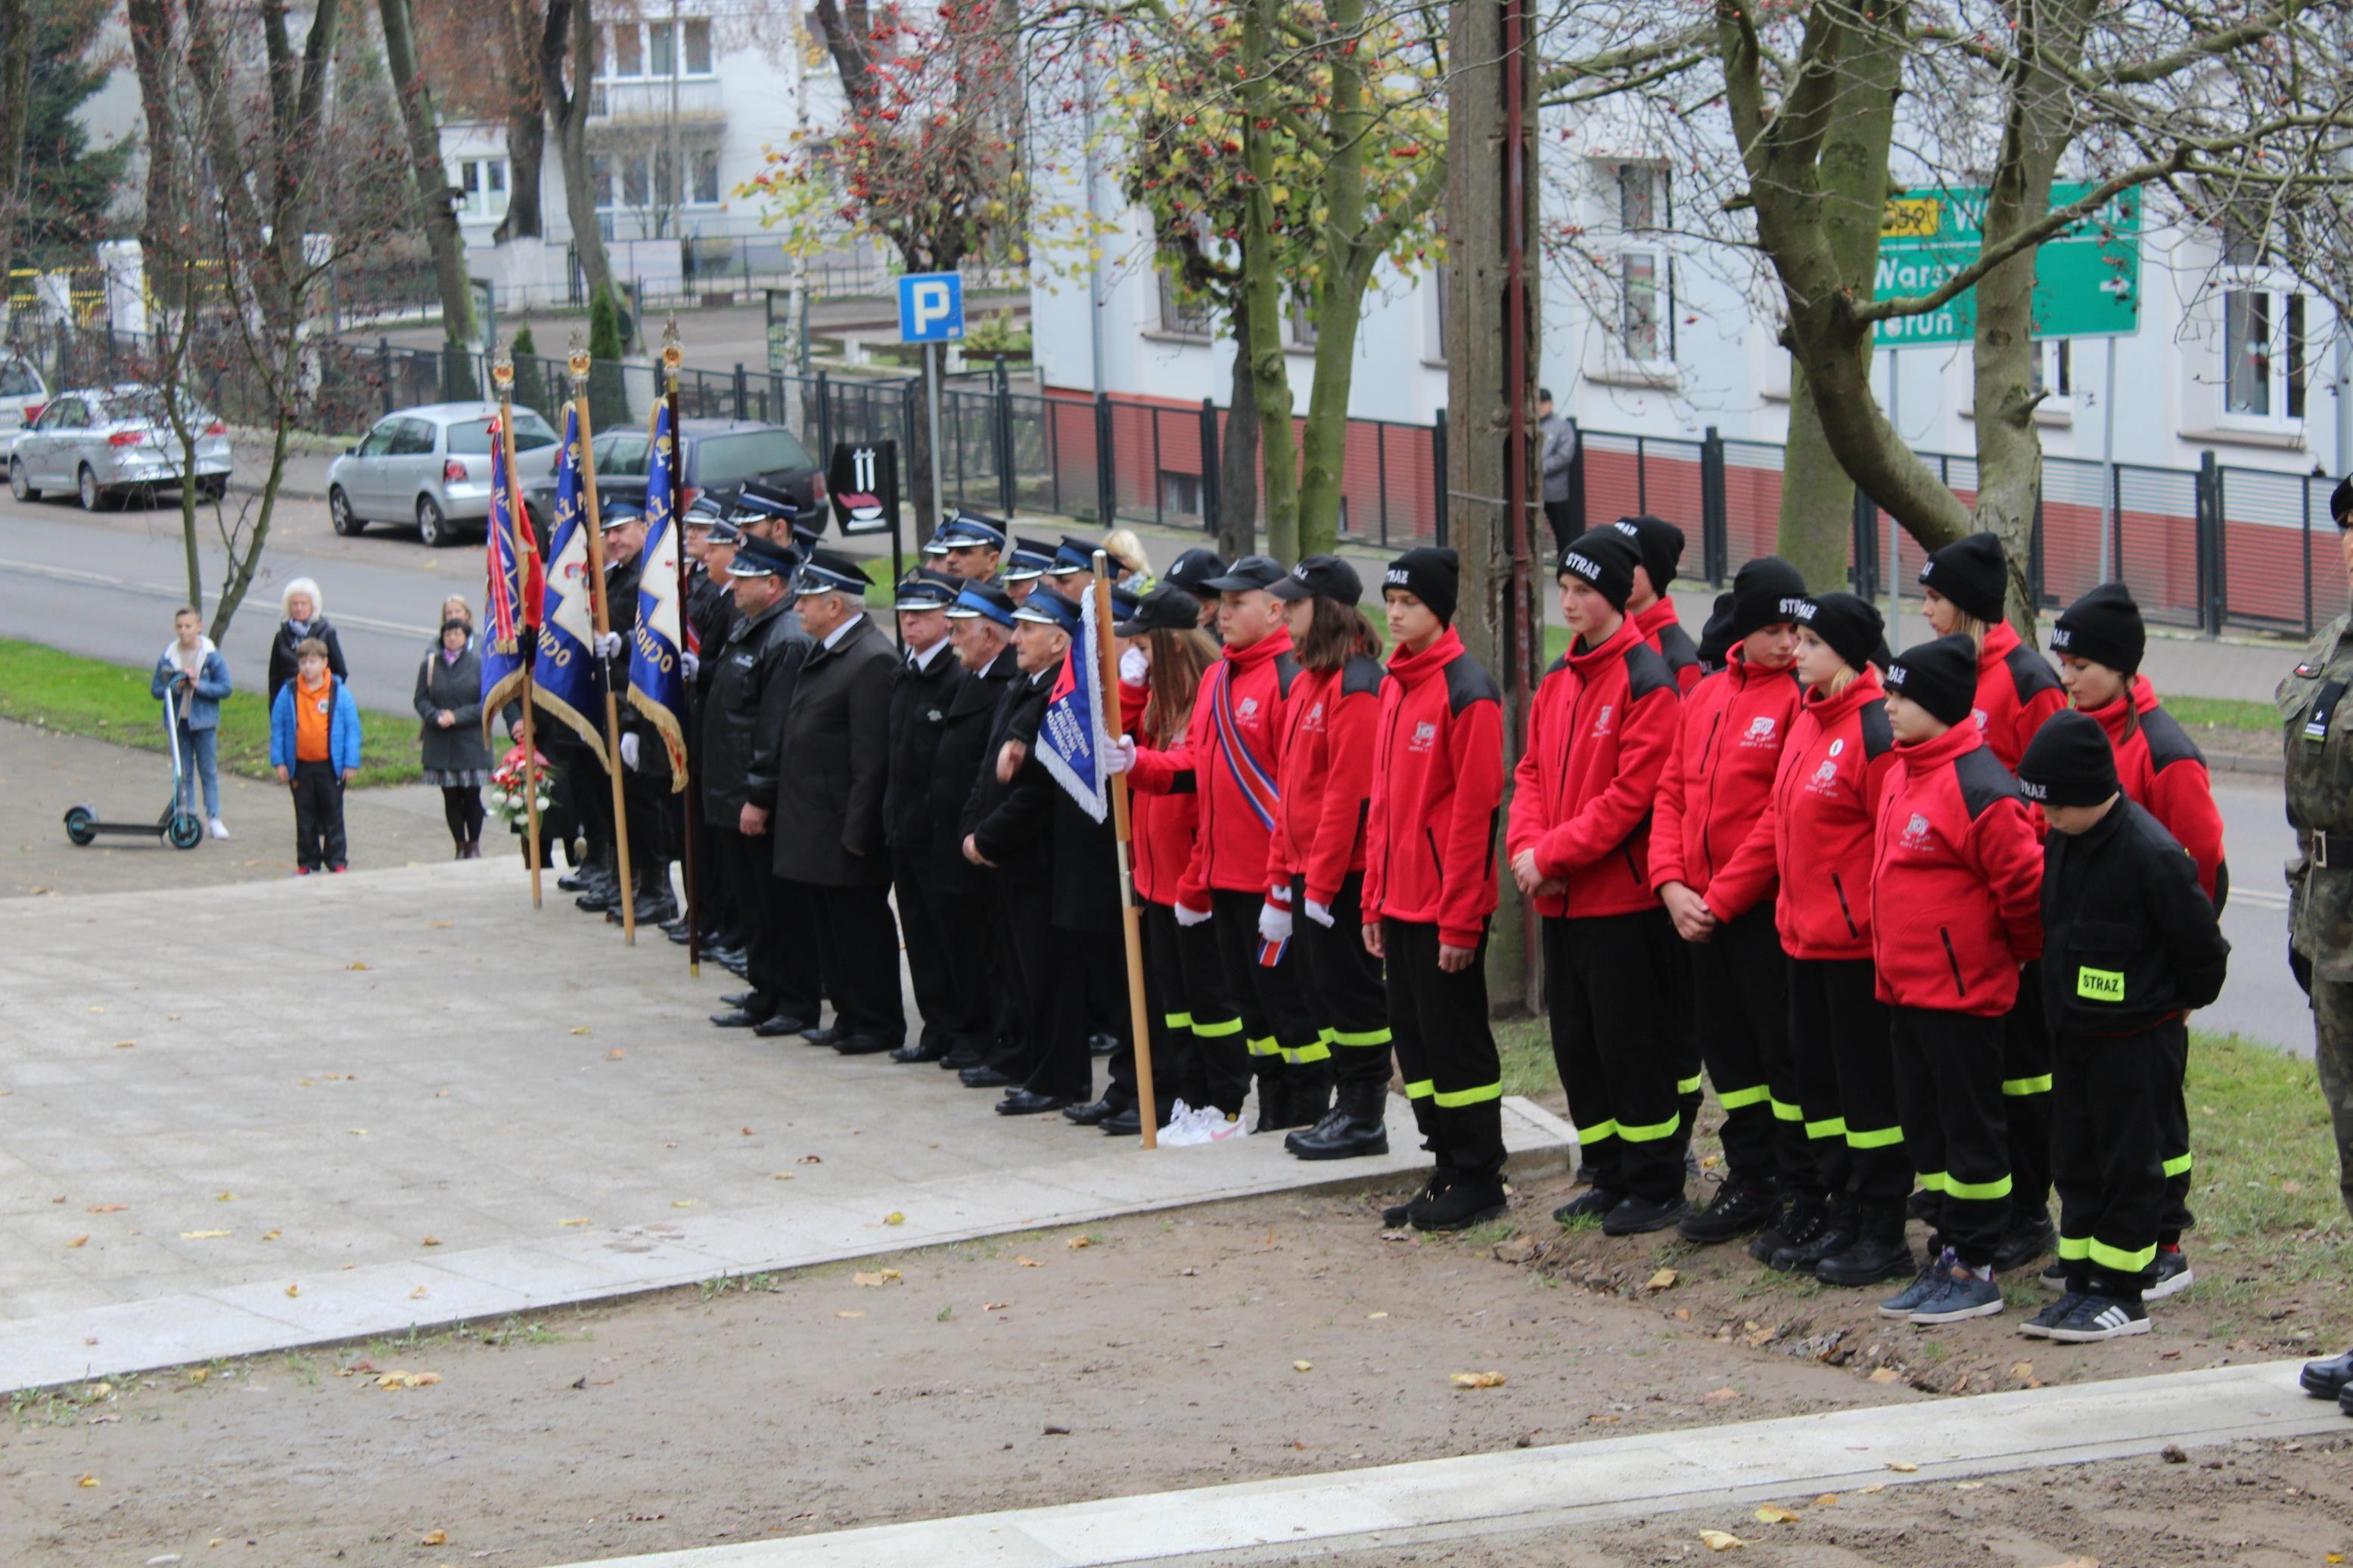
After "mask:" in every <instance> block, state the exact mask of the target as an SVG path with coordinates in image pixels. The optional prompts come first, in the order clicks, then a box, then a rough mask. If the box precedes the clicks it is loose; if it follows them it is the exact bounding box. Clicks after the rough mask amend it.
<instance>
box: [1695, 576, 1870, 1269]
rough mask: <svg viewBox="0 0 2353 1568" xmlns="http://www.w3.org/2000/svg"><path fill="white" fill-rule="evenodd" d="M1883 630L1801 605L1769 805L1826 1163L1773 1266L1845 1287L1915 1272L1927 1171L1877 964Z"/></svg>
mask: <svg viewBox="0 0 2353 1568" xmlns="http://www.w3.org/2000/svg"><path fill="white" fill-rule="evenodd" d="M1882 630H1883V622H1882V621H1881V620H1880V617H1879V612H1878V611H1877V610H1875V609H1873V607H1872V606H1871V605H1870V604H1869V603H1868V602H1867V601H1865V600H1863V599H1860V598H1857V597H1856V596H1855V595H1852V594H1821V595H1816V596H1814V597H1812V598H1810V599H1807V600H1805V601H1804V602H1803V603H1802V604H1800V605H1799V606H1798V657H1797V670H1798V679H1799V680H1800V681H1802V682H1804V684H1805V689H1806V697H1805V701H1804V703H1803V704H1802V705H1801V706H1800V707H1799V710H1798V716H1797V719H1796V720H1795V721H1793V722H1792V724H1791V725H1790V729H1789V743H1788V745H1787V746H1786V747H1784V748H1783V749H1782V752H1781V766H1780V771H1779V773H1778V774H1777V775H1776V776H1775V778H1774V782H1773V797H1772V800H1771V802H1770V804H1769V805H1767V807H1766V818H1767V822H1766V829H1767V833H1768V834H1769V837H1770V838H1771V847H1770V851H1769V852H1770V854H1771V856H1772V858H1773V864H1774V868H1775V870H1776V872H1777V873H1778V876H1779V879H1780V891H1779V895H1778V899H1777V900H1776V901H1775V905H1774V923H1775V926H1776V928H1777V929H1778V932H1779V934H1780V939H1781V951H1782V952H1785V953H1787V954H1788V973H1789V1043H1790V1049H1791V1054H1792V1056H1793V1057H1794V1058H1795V1060H1796V1068H1797V1079H1798V1104H1799V1108H1800V1110H1801V1114H1802V1121H1800V1122H1799V1125H1800V1126H1801V1127H1802V1128H1803V1129H1804V1131H1805V1135H1806V1146H1807V1148H1808V1150H1809V1151H1810V1153H1811V1156H1812V1169H1811V1171H1810V1174H1809V1177H1808V1179H1807V1180H1806V1182H1805V1189H1804V1190H1802V1191H1801V1192H1800V1193H1799V1194H1798V1195H1797V1197H1796V1198H1795V1200H1794V1201H1793V1202H1792V1203H1791V1204H1790V1205H1789V1206H1788V1210H1787V1212H1786V1213H1785V1214H1784V1215H1783V1217H1782V1219H1781V1221H1780V1223H1779V1224H1778V1226H1775V1227H1773V1229H1771V1230H1767V1232H1766V1233H1765V1234H1766V1237H1773V1236H1775V1235H1776V1234H1777V1233H1778V1237H1779V1239H1778V1244H1777V1245H1776V1247H1774V1249H1773V1251H1772V1253H1771V1254H1770V1255H1769V1256H1767V1258H1766V1259H1765V1261H1766V1262H1767V1264H1769V1265H1770V1266H1771V1267H1773V1268H1778V1269H1781V1270H1783V1271H1784V1272H1788V1271H1792V1270H1800V1269H1802V1270H1805V1271H1808V1272H1810V1273H1812V1274H1814V1275H1815V1276H1816V1277H1817V1278H1818V1279H1821V1280H1822V1282H1823V1283H1825V1284H1830V1285H1875V1284H1877V1283H1878V1282H1879V1281H1881V1280H1883V1279H1902V1278H1904V1277H1905V1276H1908V1275H1909V1274H1911V1273H1912V1272H1913V1268H1914V1265H1913V1261H1912V1254H1911V1251H1910V1249H1909V1247H1907V1246H1906V1245H1905V1240H1904V1198H1905V1194H1907V1193H1909V1192H1910V1191H1911V1190H1912V1167H1911V1165H1910V1164H1909V1163H1907V1162H1906V1161H1905V1157H1904V1131H1903V1126H1902V1123H1901V1121H1899V1119H1898V1118H1897V1116H1896V1110H1895V1077H1894V1066H1893V1064H1892V1062H1891V1061H1890V1059H1889V1057H1888V1048H1887V1009H1886V1007H1885V1006H1884V1005H1882V1004H1881V1002H1880V1000H1879V997H1878V994H1877V992H1878V985H1879V980H1878V975H1877V973H1876V972H1875V971H1874V970H1873V967H1872V962H1871V941H1872V918H1871V868H1872V833H1873V827H1874V826H1876V824H1877V822H1878V820H1879V806H1880V801H1881V797H1882V795H1883V791H1884V789H1885V786H1886V783H1887V774H1888V772H1889V770H1890V769H1891V768H1892V767H1893V766H1894V762H1895V753H1894V744H1895V735H1894V731H1893V730H1892V729H1891V728H1890V727H1889V725H1888V721H1887V700H1886V699H1887V692H1886V689H1885V688H1884V687H1883V686H1882V685H1881V684H1880V679H1879V671H1878V669H1877V668H1874V666H1873V659H1874V658H1877V659H1881V660H1884V659H1885V658H1886V657H1887V655H1886V653H1885V651H1884V649H1883V647H1881V644H1880V637H1881V635H1882ZM1756 847H1757V840H1756V839H1754V838H1752V839H1751V840H1750V841H1749V844H1748V845H1747V846H1746V847H1744V848H1743V849H1742V851H1741V853H1740V855H1739V856H1738V857H1736V858H1735V859H1734V861H1733V863H1732V865H1731V867H1729V868H1727V869H1725V871H1724V872H1723V873H1722V875H1721V876H1720V877H1719V878H1718V881H1719V882H1722V881H1725V880H1731V881H1733V882H1735V883H1738V882H1741V881H1743V880H1745V879H1746V878H1747V877H1748V876H1749V875H1750V874H1751V873H1750V872H1749V870H1748V868H1747V864H1746V862H1747V859H1748V858H1749V857H1750V856H1751V855H1752V854H1753V853H1755V851H1756ZM1711 897H1712V895H1711ZM1764 1239H1765V1238H1764V1237H1760V1238H1759V1242H1760V1244H1761V1242H1762V1241H1763V1240H1764ZM1752 1250H1754V1249H1753V1248H1752Z"/></svg>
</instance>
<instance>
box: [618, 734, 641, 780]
mask: <svg viewBox="0 0 2353 1568" xmlns="http://www.w3.org/2000/svg"><path fill="white" fill-rule="evenodd" d="M621 765H622V766H623V767H625V768H627V769H628V770H629V771H630V772H631V773H636V772H637V771H638V738H637V737H636V736H635V735H624V736H622V737H621Z"/></svg>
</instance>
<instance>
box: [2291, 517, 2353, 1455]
mask: <svg viewBox="0 0 2353 1568" xmlns="http://www.w3.org/2000/svg"><path fill="white" fill-rule="evenodd" d="M2328 510H2329V511H2330V512H2331V514H2333V515H2334V516H2335V518H2336V519H2337V531H2338V534H2337V536H2338V539H2339V542H2341V544H2342V545H2343V549H2344V557H2345V572H2346V576H2347V580H2348V583H2353V479H2347V480H2345V481H2344V482H2343V483H2341V484H2339V485H2338V486H2337V493H2336V494H2335V495H2333V496H2331V497H2330V498H2329V508H2328ZM2349 697H2353V616H2337V619H2336V620H2334V621H2332V622H2330V623H2329V625H2328V626H2327V629H2326V630H2325V631H2323V632H2322V633H2321V634H2320V636H2319V637H2316V638H2315V639H2313V643H2312V646H2311V647H2307V648H2306V649H2305V650H2304V656H2303V658H2300V659H2298V660H2297V661H2296V666H2295V671H2294V672H2293V673H2292V674H2290V675H2289V676H2288V678H2287V679H2285V680H2283V681H2281V682H2280V686H2279V711H2280V718H2281V720H2282V721H2283V722H2284V725H2285V728H2286V731H2287V738H2286V745H2287V819H2288V823H2289V825H2290V826H2293V827H2294V828H2295V849H2296V855H2295V859H2294V860H2292V861H2290V862H2289V863H2288V868H2287V885H2288V910H2289V913H2288V963H2289V966H2290V967H2291V968H2293V969H2294V970H2295V978H2296V983H2297V984H2300V985H2302V986H2303V987H2304V989H2305V993H2306V994H2307V995H2309V996H2310V997H2311V998H2312V1023H2313V1034H2314V1037H2315V1040H2314V1052H2313V1055H2314V1058H2315V1060H2316V1064H2317V1065H2318V1067H2319V1069H2320V1090H2321V1093H2323V1094H2324V1095H2326V1096H2327V1098H2328V1113H2329V1118H2330V1120H2331V1121H2333V1122H2334V1124H2335V1126H2336V1130H2337V1181H2338V1184H2339V1185H2340V1186H2341V1187H2342V1189H2343V1191H2344V1194H2345V1205H2346V1208H2347V1210H2348V1212H2353V701H2348V698H2349ZM2304 1386H2305V1389H2306V1392H2308V1393H2311V1394H2318V1395H2320V1396H2322V1397H2323V1398H2327V1397H2329V1396H2332V1395H2333V1396H2335V1397H2336V1399H2337V1403H2338V1405H2340V1406H2342V1407H2343V1409H2344V1411H2345V1413H2346V1414H2347V1415H2353V1351H2348V1352H2346V1353H2345V1354H2343V1355H2340V1356H2333V1357H2331V1358H2329V1359H2328V1360H2327V1361H2316V1362H2309V1363H2306V1365H2305V1368H2304Z"/></svg>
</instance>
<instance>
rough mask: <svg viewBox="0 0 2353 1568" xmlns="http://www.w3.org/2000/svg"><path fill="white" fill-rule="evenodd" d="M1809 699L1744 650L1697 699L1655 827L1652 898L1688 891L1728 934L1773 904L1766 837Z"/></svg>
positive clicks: (1786, 676)
mask: <svg viewBox="0 0 2353 1568" xmlns="http://www.w3.org/2000/svg"><path fill="white" fill-rule="evenodd" d="M1802 695H1803V693H1802V691H1801V689H1799V685H1798V677H1797V673H1796V672H1795V671H1794V670H1791V669H1757V668H1752V667H1751V666H1750V665H1749V663H1748V662H1747V660H1746V658H1744V657H1743V656H1742V652H1741V649H1740V647H1738V646H1737V645H1735V646H1734V647H1733V648H1732V650H1731V652H1730V653H1729V654H1728V655H1727V656H1726V659H1725V667H1724V668H1723V669H1722V670H1721V671H1720V672H1719V673H1717V674H1715V675H1711V676H1709V677H1708V678H1707V679H1704V680H1703V681H1701V682H1700V683H1699V684H1698V685H1697V686H1695V687H1694V688H1693V689H1692V692H1691V695H1690V696H1689V697H1688V698H1686V699H1685V700H1684V701H1683V713H1682V728H1681V731H1680V733H1679V734H1678V736H1677V740H1676V746H1675V752H1674V755H1673V756H1672V758H1671V759H1670V760H1669V761H1668V763H1667V765H1666V767H1665V768H1664V769H1663V770H1662V773H1660V776H1659V797H1658V809H1657V811H1656V812H1655V813H1654V814H1653V816H1651V888H1652V889H1662V888H1664V887H1666V885H1667V884H1668V883H1670V882H1681V883H1682V884H1683V886H1685V887H1687V888H1689V889H1691V890H1692V891H1693V892H1694V893H1697V894H1699V895H1700V896H1701V897H1702V898H1703V899H1704V900H1706V903H1707V907H1708V910H1709V912H1710V913H1712V914H1714V915H1715V918H1716V919H1717V920H1718V921H1724V922H1725V923H1727V924H1728V923H1729V922H1731V921H1736V920H1738V919H1739V918H1740V917H1741V916H1742V915H1745V914H1746V913H1747V912H1748V911H1749V910H1752V909H1754V908H1756V907H1757V905H1758V904H1759V903H1760V902H1761V901H1762V900H1766V899H1767V898H1769V897H1770V896H1771V894H1772V892H1773V884H1774V879H1775V875H1776V873H1775V871H1774V867H1773V858H1772V854H1771V846H1772V830H1771V828H1770V827H1769V826H1767V827H1765V829H1764V831H1762V832H1759V831H1758V829H1759V826H1760V824H1762V823H1763V821H1764V816H1765V808H1766V805H1767V801H1768V800H1769V799H1770V797H1771V795H1772V791H1773V777H1774V773H1776V771H1777V770H1778V767H1779V765H1780V761H1781V754H1782V749H1783V747H1784V746H1785V745H1786V744H1787V743H1788V739H1789V732H1790V725H1791V724H1792V722H1793V721H1795V719H1796V717H1797V713H1798V709H1799V700H1800V698H1801V697H1802ZM1752 843H1753V844H1754V845H1755V846H1756V847H1755V849H1754V850H1753V851H1751V852H1750V853H1747V854H1746V855H1744V854H1743V853H1742V851H1743V850H1744V849H1746V848H1748V847H1749V846H1750V845H1751V844H1752Z"/></svg>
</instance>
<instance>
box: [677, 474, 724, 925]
mask: <svg viewBox="0 0 2353 1568" xmlns="http://www.w3.org/2000/svg"><path fill="white" fill-rule="evenodd" d="M724 514H725V509H724V508H723V507H722V506H721V505H720V504H719V503H718V502H717V501H715V500H712V499H711V498H710V497H709V496H702V497H698V498H697V499H696V500H695V502H694V504H693V505H692V506H691V507H688V508H687V509H686V511H685V512H684V514H683V515H681V518H680V519H679V521H680V523H681V537H682V538H683V539H684V541H685V543H686V602H685V604H684V605H683V606H681V609H682V613H683V615H684V616H685V620H686V638H685V642H684V644H683V646H681V647H680V648H679V650H678V654H679V669H680V671H681V673H682V674H683V675H684V676H685V677H686V695H687V711H686V717H685V722H684V724H683V726H682V728H683V729H684V731H685V732H686V776H687V778H688V780H689V781H690V784H691V782H692V781H694V780H697V779H700V778H702V770H703V767H704V765H705V763H706V759H705V757H704V755H703V750H702V712H703V703H704V700H705V699H706V698H707V697H708V696H709V694H710V689H711V676H712V672H711V671H710V670H708V669H706V668H703V664H702V649H704V648H711V649H713V650H716V649H717V648H718V647H719V645H720V643H721V642H723V641H724V640H725V638H726V636H727V616H729V615H731V614H732V613H733V605H732V604H731V603H730V601H729V595H728V591H727V562H728V560H729V559H730V558H731V557H732V555H733V549H732V546H731V547H729V548H727V549H723V550H722V551H721V552H720V563H719V567H718V572H717V574H716V576H715V577H714V575H713V574H712V566H711V555H712V543H711V536H712V532H713V531H716V530H718V529H720V528H722V527H725V528H727V530H728V534H729V537H730V538H731V539H732V538H733V536H734V530H733V526H732V525H730V524H728V523H727V522H726V520H725V515H724ZM714 623H715V624H714ZM669 804H670V809H671V810H672V811H674V812H675V813H676V814H677V817H678V822H677V826H676V829H675V831H674V834H673V842H675V843H677V844H678V845H680V846H681V847H683V846H684V844H685V841H686V839H687V838H688V837H692V838H693V840H694V857H693V859H694V876H695V879H696V881H697V882H699V883H700V884H701V885H700V886H699V887H697V888H695V889H691V891H692V892H693V893H694V895H695V897H694V898H693V899H691V900H687V901H688V903H689V906H690V908H689V909H685V910H680V911H679V916H678V918H677V919H676V920H674V921H670V922H669V923H668V924H667V925H665V926H663V927H662V931H663V934H665V935H667V936H668V937H669V938H670V941H672V942H678V943H680V944H681V945H684V943H685V942H686V941H687V938H688V935H689V934H690V933H689V932H688V931H687V920H688V916H689V914H690V913H691V912H694V911H695V910H698V909H699V912H700V913H701V915H702V951H703V952H704V953H706V954H708V955H709V956H711V957H712V958H716V957H717V956H718V951H716V950H717V949H718V947H719V945H720V944H718V943H717V942H715V941H714V939H715V938H716V937H717V936H718V935H719V934H720V933H722V932H723V931H727V930H728V928H729V926H730V925H731V924H732V923H733V905H732V903H731V901H730V899H729V897H728V893H727V887H726V882H725V879H724V878H723V876H722V875H721V874H720V873H719V872H718V870H717V868H715V867H714V866H713V865H712V857H713V856H714V854H715V853H716V851H715V850H714V848H713V847H712V842H711V835H710V831H709V829H708V828H706V827H705V826H704V825H703V814H702V805H701V802H700V800H699V799H698V798H697V796H696V795H695V793H694V792H693V791H692V790H691V789H690V791H689V793H687V794H685V795H673V796H672V797H671V799H670V803H669Z"/></svg>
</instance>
